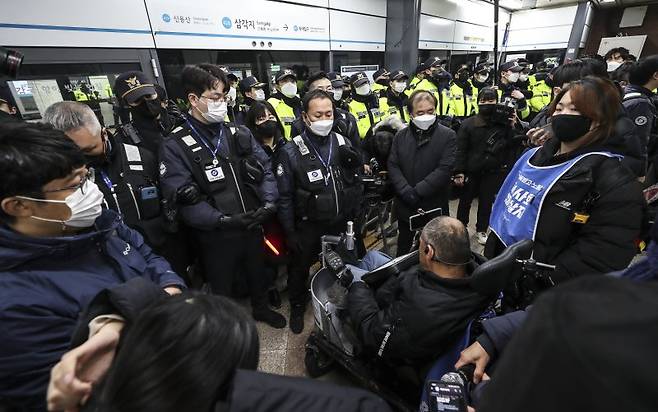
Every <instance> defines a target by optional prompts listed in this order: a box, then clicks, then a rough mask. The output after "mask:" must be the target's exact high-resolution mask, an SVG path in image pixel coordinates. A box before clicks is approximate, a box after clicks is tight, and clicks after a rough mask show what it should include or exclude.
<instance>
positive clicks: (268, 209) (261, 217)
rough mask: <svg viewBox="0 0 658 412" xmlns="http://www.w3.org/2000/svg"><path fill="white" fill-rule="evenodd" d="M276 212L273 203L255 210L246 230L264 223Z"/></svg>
mask: <svg viewBox="0 0 658 412" xmlns="http://www.w3.org/2000/svg"><path fill="white" fill-rule="evenodd" d="M275 212H276V205H275V204H274V203H265V206H263V207H260V208H258V209H256V210H255V211H254V212H253V214H252V215H251V217H252V219H253V220H252V222H251V223H250V224H249V226H247V229H248V230H251V229H253V228H255V227H256V226H259V225H262V224H263V223H265V222H266V221H267V220H268V219H269V218H270V217H271V216H273V215H274V213H275Z"/></svg>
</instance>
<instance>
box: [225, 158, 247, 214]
mask: <svg viewBox="0 0 658 412" xmlns="http://www.w3.org/2000/svg"><path fill="white" fill-rule="evenodd" d="M228 167H230V168H231V175H233V181H234V182H235V187H236V188H237V189H238V196H240V203H241V204H242V210H243V211H244V213H247V208H246V207H245V205H244V199H243V198H242V191H241V190H240V185H239V184H238V178H237V177H235V170H233V163H231V162H228Z"/></svg>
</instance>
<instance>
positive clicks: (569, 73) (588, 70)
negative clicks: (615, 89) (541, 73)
mask: <svg viewBox="0 0 658 412" xmlns="http://www.w3.org/2000/svg"><path fill="white" fill-rule="evenodd" d="M587 76H596V77H600V78H604V79H605V78H608V73H607V68H606V65H605V63H604V62H603V61H602V60H600V59H597V58H593V57H586V58H584V59H582V60H574V61H572V62H569V63H565V64H563V65H561V66H558V67H557V68H556V69H555V72H554V73H553V85H554V86H555V87H562V85H563V84H568V83H571V82H575V81H576V80H581V79H584V78H585V77H587Z"/></svg>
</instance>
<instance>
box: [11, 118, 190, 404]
mask: <svg viewBox="0 0 658 412" xmlns="http://www.w3.org/2000/svg"><path fill="white" fill-rule="evenodd" d="M0 158H1V159H3V160H2V162H0V175H1V176H2V179H0V336H2V338H1V339H0V365H2V367H0V409H3V410H5V409H4V408H7V410H25V411H32V410H34V411H37V410H38V411H43V410H45V409H46V387H47V384H48V377H49V373H50V368H51V367H52V366H53V365H55V363H57V362H58V361H59V359H60V358H61V356H62V355H63V354H64V353H65V352H66V351H67V350H69V349H70V343H71V335H72V333H73V331H74V329H75V328H76V326H77V323H78V321H79V319H78V315H79V314H80V313H81V312H82V311H83V310H84V309H85V308H86V306H87V305H88V304H89V302H90V301H91V299H92V298H93V297H94V296H95V295H96V294H97V293H98V292H100V291H102V290H103V289H105V288H108V287H112V286H116V285H118V284H122V283H125V282H127V281H128V280H130V279H133V278H136V277H143V278H146V279H148V280H150V281H153V282H154V283H156V284H158V285H159V286H160V287H162V288H163V289H164V290H165V291H167V292H169V293H178V292H180V290H181V289H183V288H184V287H185V285H184V283H183V281H182V280H181V279H180V278H179V277H178V276H177V275H176V274H175V273H174V272H173V271H172V270H171V267H170V266H169V264H168V263H167V262H166V261H165V260H164V259H163V258H161V257H160V256H157V255H155V254H154V253H153V252H152V251H151V249H150V248H149V247H148V246H147V245H146V244H145V243H144V240H143V238H142V237H141V236H140V235H139V233H138V232H136V231H134V230H132V229H130V228H128V226H126V225H125V224H124V223H123V221H122V219H121V218H120V217H119V215H118V214H117V213H116V212H114V211H112V210H107V209H105V210H104V209H103V208H102V203H103V194H102V193H101V192H100V190H99V189H98V187H97V186H96V184H94V183H93V182H92V181H91V180H90V178H89V173H88V171H87V169H86V167H85V157H84V154H83V153H82V151H80V149H79V148H78V146H77V145H76V144H75V143H74V142H73V141H71V140H70V139H69V138H67V137H66V135H64V133H62V132H61V131H58V130H55V129H53V128H51V127H50V126H46V125H42V124H28V123H20V122H14V123H6V124H3V125H2V126H0ZM111 322H112V319H111V318H106V319H104V320H103V319H98V322H96V329H97V330H100V329H101V328H102V327H105V326H106V325H107V324H108V323H111Z"/></svg>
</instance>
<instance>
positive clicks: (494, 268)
mask: <svg viewBox="0 0 658 412" xmlns="http://www.w3.org/2000/svg"><path fill="white" fill-rule="evenodd" d="M532 247H533V242H532V240H530V239H526V240H521V241H520V242H516V243H514V244H513V245H511V246H509V247H507V248H506V249H505V250H504V251H503V253H501V254H500V255H498V256H496V257H495V258H493V259H491V260H488V261H486V262H484V263H483V264H481V265H480V266H478V267H477V269H475V271H474V272H473V274H472V275H471V282H470V284H471V286H472V287H473V289H475V290H477V291H478V293H481V294H483V295H490V294H494V293H498V292H500V291H501V290H503V289H504V288H505V286H507V285H508V284H509V283H510V282H511V281H513V280H514V279H515V277H516V276H517V274H518V273H519V270H518V267H516V260H517V259H527V258H528V257H530V253H531V252H532Z"/></svg>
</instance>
